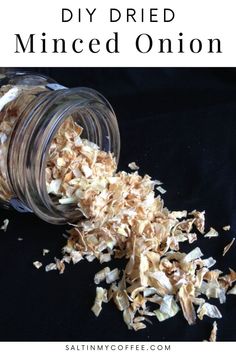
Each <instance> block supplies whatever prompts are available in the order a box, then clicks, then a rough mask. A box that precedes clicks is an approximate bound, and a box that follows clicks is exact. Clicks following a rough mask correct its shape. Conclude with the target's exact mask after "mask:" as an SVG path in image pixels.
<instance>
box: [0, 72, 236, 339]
mask: <svg viewBox="0 0 236 354" xmlns="http://www.w3.org/2000/svg"><path fill="white" fill-rule="evenodd" d="M34 70H35V71H38V72H40V73H44V74H47V75H49V76H51V77H52V78H54V79H55V80H57V81H58V82H59V83H61V84H63V85H66V86H68V87H75V86H88V87H92V88H94V89H96V90H98V91H100V92H101V93H103V94H104V95H105V96H106V97H107V98H108V99H109V101H110V102H111V104H112V106H113V108H114V110H115V112H116V114H117V117H118V121H119V126H120V132H121V144H122V148H121V157H120V163H119V168H120V169H127V165H128V163H129V162H131V161H136V162H137V164H138V165H139V166H140V167H141V168H140V173H141V174H144V173H148V174H150V175H151V176H153V178H157V179H160V180H162V181H163V182H164V188H166V189H167V191H168V192H167V193H166V194H165V195H164V200H165V204H166V206H167V207H168V208H169V209H171V210H182V209H185V208H186V209H187V210H189V211H191V210H193V209H199V210H206V220H207V229H208V228H209V227H210V226H214V227H215V228H216V229H217V230H218V231H220V236H219V237H218V238H216V239H210V240H209V239H203V238H201V237H200V238H199V240H198V241H197V242H195V243H194V244H192V245H191V248H192V247H196V246H200V247H201V249H202V252H203V253H204V256H206V257H209V256H213V257H214V258H216V260H217V264H216V268H218V269H221V270H223V271H227V270H228V267H229V266H230V267H232V268H233V269H236V260H235V251H236V244H235V245H233V247H232V249H231V250H230V252H229V253H228V254H227V255H226V256H225V257H222V251H223V248H224V246H225V245H226V244H227V243H229V242H230V241H231V239H232V237H234V236H235V229H236V165H235V162H236V161H235V160H236V158H235V156H236V71H235V69H200V68H194V69H174V68H172V69H165V68H160V69H156V68H155V69H151V68H150V69H149V68H148V69H142V68H139V69H134V68H132V69H128V68H124V69H121V68H120V69H119V68H117V69H102V68H99V69H98V68H85V69H83V68H68V69H65V68H49V69H45V68H40V69H39V68H36V69H34ZM0 215H1V219H0V220H1V221H3V220H4V218H9V219H10V224H9V227H8V230H7V232H6V233H4V232H3V231H1V232H0V240H1V244H0V245H1V246H0V247H1V255H0V281H1V283H0V340H27V341H28V340H37V341H41V340H44V341H46V340H50V341H52V340H63V341H70V340H72V341H93V340H103V341H108V340H145V341H146V340H150V341H151V340H155V341H165V340H166V341H173V340H175V341H202V340H204V339H208V338H209V334H210V331H211V328H212V323H213V321H214V320H213V319H210V318H208V317H205V318H204V320H203V321H200V320H198V321H197V324H196V325H194V326H189V325H188V324H187V322H186V321H185V319H184V318H183V315H182V313H181V312H179V313H178V315H177V316H176V317H174V318H172V319H169V320H167V321H165V322H163V323H159V322H158V321H157V320H155V319H154V320H153V324H152V325H147V329H145V330H143V331H139V332H134V331H129V330H128V329H127V327H126V325H125V324H124V322H123V319H122V314H121V313H120V312H119V311H118V310H117V309H116V308H115V306H114V304H113V303H109V304H104V306H103V311H102V313H101V315H100V316H99V317H98V318H96V317H95V316H94V315H93V313H92V312H91V310H90V308H91V306H92V304H93V301H94V297H95V284H94V282H93V278H94V274H95V272H97V271H98V270H100V269H101V268H103V265H100V264H99V263H98V262H96V261H94V262H93V263H88V262H87V261H82V262H80V263H79V264H77V265H76V266H67V267H66V270H65V273H64V274H63V275H59V274H58V273H57V272H55V271H52V272H49V273H45V271H44V269H43V268H41V269H39V270H36V269H35V268H34V267H33V265H32V262H33V261H35V260H39V261H42V262H43V263H44V265H46V264H48V263H50V262H51V261H53V257H54V256H58V257H59V256H60V249H61V248H62V247H63V246H64V244H65V242H66V240H65V239H64V238H63V237H62V233H63V231H64V229H65V227H59V226H55V225H49V224H46V223H45V222H43V221H41V220H39V219H37V217H35V216H34V215H31V214H19V213H17V212H9V211H5V210H1V214H0ZM228 224H230V225H231V231H230V232H225V231H221V230H222V226H224V225H228ZM18 237H22V238H23V241H18V240H17V239H18ZM43 248H48V249H50V253H49V254H48V255H47V256H45V257H43V256H42V249H43ZM188 249H190V248H189V247H186V246H184V247H183V251H187V250H188ZM113 265H118V266H121V267H122V265H123V262H122V261H119V262H118V261H115V262H113ZM211 303H214V304H216V305H218V301H215V300H213V301H211ZM219 309H220V311H221V313H222V315H223V318H222V319H220V320H218V321H217V322H218V327H219V334H218V339H219V340H224V341H229V340H236V333H235V317H236V298H235V296H233V295H229V296H228V297H227V302H226V303H225V304H223V305H219Z"/></svg>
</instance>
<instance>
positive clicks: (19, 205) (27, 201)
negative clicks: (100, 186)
mask: <svg viewBox="0 0 236 354" xmlns="http://www.w3.org/2000/svg"><path fill="white" fill-rule="evenodd" d="M71 124H73V125H75V126H76V129H81V138H83V139H85V140H84V141H87V142H88V144H93V143H94V144H95V145H96V146H98V147H99V148H100V150H101V151H106V152H111V153H112V154H113V155H114V156H115V158H116V161H117V162H118V159H119V152H120V135H119V128H118V124H117V119H116V116H115V113H114V111H113V109H112V107H111V105H110V104H109V102H108V101H107V100H106V99H105V98H104V97H103V96H102V95H101V94H100V93H98V92H97V91H95V90H93V89H89V88H84V87H78V88H66V87H64V86H62V85H59V84H58V83H57V82H55V81H54V80H52V79H51V78H49V77H46V76H43V75H38V74H32V73H26V72H19V71H18V72H7V73H5V74H1V75H0V204H1V205H2V206H3V207H6V208H14V209H16V210H18V211H20V212H33V213H35V214H36V215H37V216H38V217H40V218H41V219H43V220H45V221H47V222H50V223H54V224H64V223H66V222H68V221H73V220H75V219H76V218H77V217H78V211H76V208H75V206H74V205H73V203H68V204H66V203H59V201H58V197H56V196H53V194H50V193H49V189H48V183H47V179H48V176H47V173H48V172H47V167H48V164H49V163H50V161H49V159H48V156H49V153H51V155H52V154H54V153H55V152H54V151H53V149H52V151H50V149H51V148H52V143H53V139H55V136H56V135H57V134H58V132H60V129H61V132H62V131H63V134H66V129H67V128H68V129H70V127H71ZM57 139H60V137H57ZM58 163H59V160H58ZM62 163H63V162H62ZM85 177H86V173H85Z"/></svg>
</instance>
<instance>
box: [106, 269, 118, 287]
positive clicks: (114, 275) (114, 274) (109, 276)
mask: <svg viewBox="0 0 236 354" xmlns="http://www.w3.org/2000/svg"><path fill="white" fill-rule="evenodd" d="M119 274H120V271H119V269H118V268H115V269H113V270H111V271H109V272H107V273H106V282H107V284H111V283H113V282H114V281H116V280H118V279H119Z"/></svg>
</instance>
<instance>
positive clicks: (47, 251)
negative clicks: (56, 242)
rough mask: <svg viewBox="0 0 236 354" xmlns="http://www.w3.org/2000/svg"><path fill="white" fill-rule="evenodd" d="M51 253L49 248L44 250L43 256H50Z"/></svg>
mask: <svg viewBox="0 0 236 354" xmlns="http://www.w3.org/2000/svg"><path fill="white" fill-rule="evenodd" d="M49 252H50V251H49V250H48V249H47V248H44V249H43V256H46V254H48V253H49Z"/></svg>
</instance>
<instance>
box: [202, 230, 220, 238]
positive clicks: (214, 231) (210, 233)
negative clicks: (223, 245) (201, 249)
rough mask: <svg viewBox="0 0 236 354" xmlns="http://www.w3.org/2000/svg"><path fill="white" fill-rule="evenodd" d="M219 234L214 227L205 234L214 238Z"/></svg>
mask: <svg viewBox="0 0 236 354" xmlns="http://www.w3.org/2000/svg"><path fill="white" fill-rule="evenodd" d="M217 236H219V233H218V231H216V230H215V229H214V228H213V227H211V228H210V230H209V231H208V232H207V233H206V234H205V235H204V237H208V238H212V237H217Z"/></svg>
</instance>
